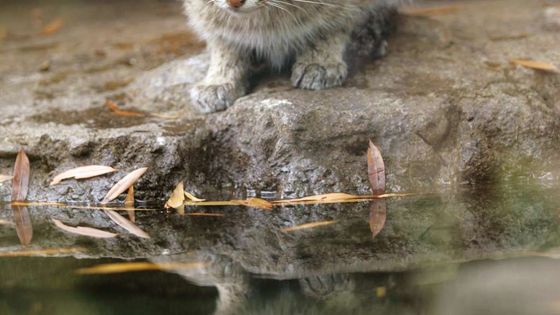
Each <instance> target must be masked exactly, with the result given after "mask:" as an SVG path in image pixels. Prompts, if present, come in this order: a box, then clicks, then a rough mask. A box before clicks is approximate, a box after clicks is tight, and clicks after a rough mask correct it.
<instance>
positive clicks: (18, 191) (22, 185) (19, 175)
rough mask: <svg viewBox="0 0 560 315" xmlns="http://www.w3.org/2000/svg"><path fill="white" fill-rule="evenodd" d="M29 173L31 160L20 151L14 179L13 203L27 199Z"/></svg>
mask: <svg viewBox="0 0 560 315" xmlns="http://www.w3.org/2000/svg"><path fill="white" fill-rule="evenodd" d="M29 173H30V168H29V158H27V154H25V151H23V149H19V152H18V154H17V157H16V164H15V165H14V176H13V178H12V201H23V200H25V198H26V197H27V190H28V189H29Z"/></svg>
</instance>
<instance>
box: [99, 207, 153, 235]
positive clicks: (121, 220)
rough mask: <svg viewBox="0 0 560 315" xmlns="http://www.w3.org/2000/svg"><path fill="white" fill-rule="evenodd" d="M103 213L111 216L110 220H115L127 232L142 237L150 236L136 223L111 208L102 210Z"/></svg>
mask: <svg viewBox="0 0 560 315" xmlns="http://www.w3.org/2000/svg"><path fill="white" fill-rule="evenodd" d="M104 211H105V213H106V214H107V215H108V216H109V218H111V220H113V221H115V223H117V224H118V225H120V226H121V227H122V228H124V229H125V230H127V231H128V232H130V233H132V234H134V235H136V236H138V237H142V238H150V236H149V235H148V233H146V232H144V231H143V230H142V229H141V228H139V227H138V226H136V224H134V223H132V222H130V221H129V220H127V219H126V218H125V217H123V216H121V215H120V214H118V213H116V212H115V211H113V210H104Z"/></svg>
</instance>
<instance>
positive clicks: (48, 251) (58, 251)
mask: <svg viewBox="0 0 560 315" xmlns="http://www.w3.org/2000/svg"><path fill="white" fill-rule="evenodd" d="M82 252H85V249H84V248H82V247H69V248H45V249H28V250H16V251H0V257H33V256H54V255H67V254H77V253H82Z"/></svg>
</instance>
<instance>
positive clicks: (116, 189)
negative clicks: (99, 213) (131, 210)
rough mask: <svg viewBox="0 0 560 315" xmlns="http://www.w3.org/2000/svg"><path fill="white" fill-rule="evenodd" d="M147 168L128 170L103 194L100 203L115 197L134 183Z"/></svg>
mask: <svg viewBox="0 0 560 315" xmlns="http://www.w3.org/2000/svg"><path fill="white" fill-rule="evenodd" d="M146 170H148V168H147V167H142V168H139V169H137V170H135V171H133V172H130V173H129V174H128V175H126V176H125V177H123V178H122V179H121V180H120V181H118V182H117V183H116V184H115V186H113V188H111V190H109V192H108V193H107V195H105V198H103V201H101V204H106V203H108V202H109V201H111V200H113V199H115V198H117V197H118V196H119V195H120V194H122V193H123V192H125V191H126V190H127V189H128V187H130V186H132V185H134V183H135V182H136V181H137V180H138V179H139V178H140V177H141V176H142V175H144V173H145V172H146Z"/></svg>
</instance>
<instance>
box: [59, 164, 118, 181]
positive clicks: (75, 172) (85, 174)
mask: <svg viewBox="0 0 560 315" xmlns="http://www.w3.org/2000/svg"><path fill="white" fill-rule="evenodd" d="M115 171H117V170H116V169H114V168H112V167H110V166H104V165H88V166H81V167H76V168H73V169H71V170H67V171H65V172H62V173H60V174H58V175H56V176H55V177H54V178H53V180H52V181H51V184H50V185H51V186H52V185H56V184H58V183H60V182H61V181H63V180H65V179H69V178H75V179H85V178H91V177H95V176H100V175H104V174H108V173H112V172H115Z"/></svg>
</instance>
